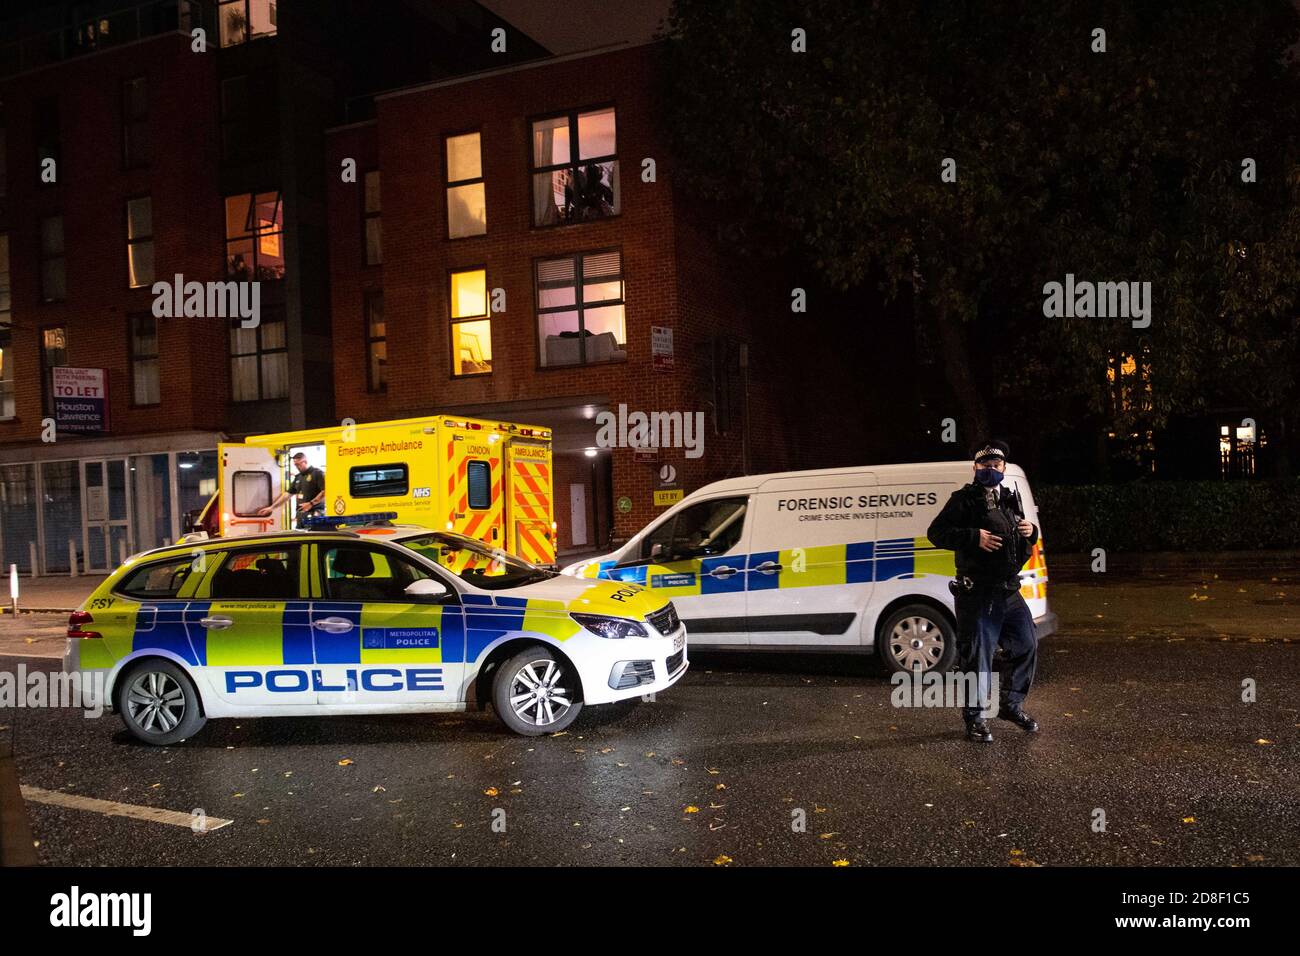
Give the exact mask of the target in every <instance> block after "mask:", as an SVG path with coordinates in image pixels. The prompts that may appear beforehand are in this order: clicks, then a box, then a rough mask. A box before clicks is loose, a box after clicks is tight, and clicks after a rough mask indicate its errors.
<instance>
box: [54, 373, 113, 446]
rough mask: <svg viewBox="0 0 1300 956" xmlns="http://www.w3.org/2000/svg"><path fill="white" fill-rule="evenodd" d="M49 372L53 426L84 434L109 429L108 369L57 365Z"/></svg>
mask: <svg viewBox="0 0 1300 956" xmlns="http://www.w3.org/2000/svg"><path fill="white" fill-rule="evenodd" d="M50 372H51V382H50V386H51V389H52V395H53V398H54V427H55V428H56V429H57V430H58V431H61V432H80V433H83V434H97V433H101V432H106V431H108V425H109V422H108V371H107V370H106V369H102V368H69V367H67V366H66V365H56V366H55V367H54V368H52V369H51V370H50Z"/></svg>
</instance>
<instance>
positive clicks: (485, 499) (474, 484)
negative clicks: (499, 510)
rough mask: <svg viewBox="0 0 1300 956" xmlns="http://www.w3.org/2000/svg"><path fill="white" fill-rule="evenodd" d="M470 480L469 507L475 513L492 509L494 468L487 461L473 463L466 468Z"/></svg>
mask: <svg viewBox="0 0 1300 956" xmlns="http://www.w3.org/2000/svg"><path fill="white" fill-rule="evenodd" d="M465 472H466V477H467V478H468V479H469V506H470V507H471V508H473V509H474V510H475V511H483V510H485V509H487V508H491V507H492V466H491V465H489V464H488V463H487V462H485V461H471V462H469V464H468V465H466V468H465Z"/></svg>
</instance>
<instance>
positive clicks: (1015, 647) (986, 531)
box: [926, 441, 1038, 743]
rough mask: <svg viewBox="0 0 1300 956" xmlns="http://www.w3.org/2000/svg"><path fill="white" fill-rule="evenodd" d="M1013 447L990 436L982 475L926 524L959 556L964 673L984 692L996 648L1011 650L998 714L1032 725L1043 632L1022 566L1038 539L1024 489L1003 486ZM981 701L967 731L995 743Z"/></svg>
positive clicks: (981, 459)
mask: <svg viewBox="0 0 1300 956" xmlns="http://www.w3.org/2000/svg"><path fill="white" fill-rule="evenodd" d="M1008 454H1010V449H1009V448H1008V447H1007V445H1006V443H1005V442H1000V441H988V442H985V443H984V444H983V445H981V446H980V448H979V450H978V451H976V452H975V461H974V464H973V465H972V468H973V470H974V472H975V480H974V481H973V482H972V483H971V484H969V485H964V486H962V487H961V488H958V489H957V490H956V491H954V492H953V493H952V497H950V498H949V499H948V503H947V504H946V505H944V507H943V510H942V511H940V512H939V515H938V517H936V518H935V519H934V521H933V522H932V523H931V524H930V528H929V530H928V531H927V532H926V534H927V536H928V537H929V539H930V541H931V542H933V543H934V544H935V545H936V546H938V547H940V548H947V549H949V550H951V551H953V552H955V553H956V556H957V561H956V564H957V579H956V580H955V581H954V582H952V583H951V584H949V587H950V588H951V589H952V592H953V594H954V595H956V599H957V600H956V605H957V650H958V655H959V658H960V661H961V669H962V671H963V672H964V673H966V674H970V673H976V674H978V678H977V680H978V684H979V689H980V696H981V697H986V696H987V694H988V693H989V688H990V684H991V682H992V669H993V653H994V651H995V650H996V649H997V647H998V646H999V645H1001V647H1002V650H1003V653H1004V654H1005V655H1006V657H1005V662H1004V666H1003V669H1002V674H1001V675H1000V677H999V709H998V717H1000V718H1001V719H1003V720H1009V721H1011V722H1012V723H1013V724H1016V725H1018V726H1019V727H1021V728H1023V729H1024V730H1025V731H1027V732H1028V733H1031V734H1032V733H1037V731H1038V723H1037V721H1035V720H1034V719H1033V718H1032V717H1030V716H1029V715H1028V714H1026V713H1025V712H1024V710H1022V709H1021V707H1022V705H1023V704H1024V701H1025V697H1026V695H1028V693H1029V687H1030V685H1031V684H1032V683H1033V681H1034V666H1035V662H1036V660H1037V657H1038V640H1037V637H1036V635H1035V634H1034V617H1033V615H1032V614H1031V613H1030V611H1029V606H1028V605H1027V604H1025V599H1024V598H1022V597H1021V596H1020V569H1021V568H1022V567H1024V564H1025V562H1026V561H1028V560H1029V553H1030V550H1031V549H1032V548H1033V546H1034V543H1035V542H1036V541H1037V540H1038V528H1036V527H1035V526H1034V525H1033V523H1032V522H1030V521H1026V520H1025V517H1024V514H1023V512H1022V511H1021V506H1020V503H1019V500H1018V499H1017V497H1016V495H1015V494H1014V493H1013V492H1012V491H1011V490H1010V489H1008V488H1006V487H1002V479H1003V476H1004V474H1005V472H1006V467H1007V455H1008ZM981 710H982V707H981V702H980V701H969V700H968V701H966V704H965V706H964V707H963V708H962V716H963V718H964V719H965V721H966V736H967V737H968V738H970V739H971V740H977V741H980V742H982V743H988V742H990V741H991V740H992V739H993V734H992V733H990V732H989V725H988V722H987V721H985V720H984V719H983V718H982V717H981V716H980V711H981Z"/></svg>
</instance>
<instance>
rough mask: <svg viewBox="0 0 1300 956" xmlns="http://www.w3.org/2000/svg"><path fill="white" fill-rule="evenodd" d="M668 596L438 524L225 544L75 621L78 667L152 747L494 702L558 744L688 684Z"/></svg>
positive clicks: (153, 567)
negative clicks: (601, 712)
mask: <svg viewBox="0 0 1300 956" xmlns="http://www.w3.org/2000/svg"><path fill="white" fill-rule="evenodd" d="M652 593H653V592H651V591H649V590H647V589H645V588H642V587H640V586H638V585H635V584H623V583H611V582H605V581H583V580H575V579H574V578H571V577H561V576H559V575H558V574H557V573H556V572H554V571H550V570H546V569H543V568H540V567H537V566H535V565H532V564H528V563H527V562H525V561H522V560H520V559H519V558H516V557H514V556H512V555H509V554H507V553H505V552H503V551H499V550H494V549H491V548H489V547H487V546H485V545H484V544H482V543H481V542H479V541H476V540H474V539H472V538H467V537H464V536H463V535H459V534H452V533H444V532H434V531H429V530H428V529H427V528H414V527H393V526H384V527H362V528H359V529H357V530H351V531H348V530H343V531H340V530H332V531H282V532H276V533H273V534H267V535H261V536H257V537H242V538H234V539H213V540H205V541H200V542H194V543H187V544H180V545H173V546H171V547H166V548H160V549H157V550H153V551H148V552H145V553H143V554H139V555H136V556H134V557H132V558H131V559H129V560H128V561H127V562H126V563H125V564H124V565H122V566H121V567H120V568H118V569H117V570H116V571H115V572H114V573H113V574H112V575H110V576H109V578H108V579H107V580H106V581H104V583H103V584H101V585H100V586H99V587H98V588H96V590H95V592H94V593H93V594H92V595H91V596H90V597H89V598H88V599H87V600H86V602H85V604H84V605H83V606H82V607H81V608H80V609H79V610H77V611H76V612H74V613H73V614H72V617H71V619H70V620H69V624H68V642H67V649H66V651H65V653H64V664H63V666H64V669H65V670H68V671H80V672H82V673H83V674H87V673H91V672H100V673H102V674H103V675H104V677H105V692H104V693H105V703H106V704H107V705H108V706H110V707H112V708H113V709H115V710H116V711H117V712H118V713H119V714H121V716H122V719H123V721H124V722H125V723H126V726H127V729H128V730H130V732H131V733H132V734H134V735H135V736H136V737H138V738H139V739H140V740H143V741H145V742H147V743H151V744H170V743H174V742H176V741H180V740H184V739H186V738H187V737H190V736H192V735H193V734H194V733H196V732H197V731H198V730H199V728H200V727H202V726H203V724H204V723H205V722H206V720H207V718H209V717H265V716H274V715H279V714H282V715H286V716H303V715H317V714H319V715H327V714H330V715H332V714H375V713H417V712H419V713H423V712H430V711H453V710H464V709H466V708H467V707H469V706H475V707H478V708H480V709H481V708H483V707H484V706H485V705H486V704H487V703H488V702H491V704H492V706H493V709H494V710H495V711H496V713H497V715H498V716H499V717H500V718H501V720H502V721H503V722H504V723H505V724H506V726H507V727H509V728H510V729H511V730H513V731H515V732H516V733H520V734H525V735H537V734H542V733H554V732H556V731H559V730H562V729H563V728H565V727H567V726H568V725H569V724H570V723H572V722H573V720H574V718H576V717H577V716H578V712H579V711H580V710H581V709H582V707H583V706H584V705H587V704H604V703H610V702H613V701H618V700H625V699H628V698H633V697H637V696H640V695H643V694H649V693H653V692H656V691H661V690H664V689H666V688H668V687H670V686H672V685H673V684H674V683H676V681H677V680H678V679H679V678H680V677H681V676H682V675H683V674H684V673H685V672H686V668H687V660H686V630H685V628H684V627H683V626H682V624H681V622H680V621H679V620H678V617H677V612H676V610H675V609H674V608H673V605H672V603H671V602H667V601H664V600H663V598H662V597H659V598H657V599H656V598H653V597H651V594H652ZM89 683H91V684H92V685H93V682H89Z"/></svg>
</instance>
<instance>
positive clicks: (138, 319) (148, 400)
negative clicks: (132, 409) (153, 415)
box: [129, 312, 161, 405]
mask: <svg viewBox="0 0 1300 956" xmlns="http://www.w3.org/2000/svg"><path fill="white" fill-rule="evenodd" d="M129 321H130V323H131V337H130V343H131V403H132V404H133V405H157V404H158V403H159V402H160V401H161V397H160V395H159V383H158V320H157V319H156V318H154V316H153V313H152V312H143V313H141V314H139V315H133V316H131V318H130V319H129Z"/></svg>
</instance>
